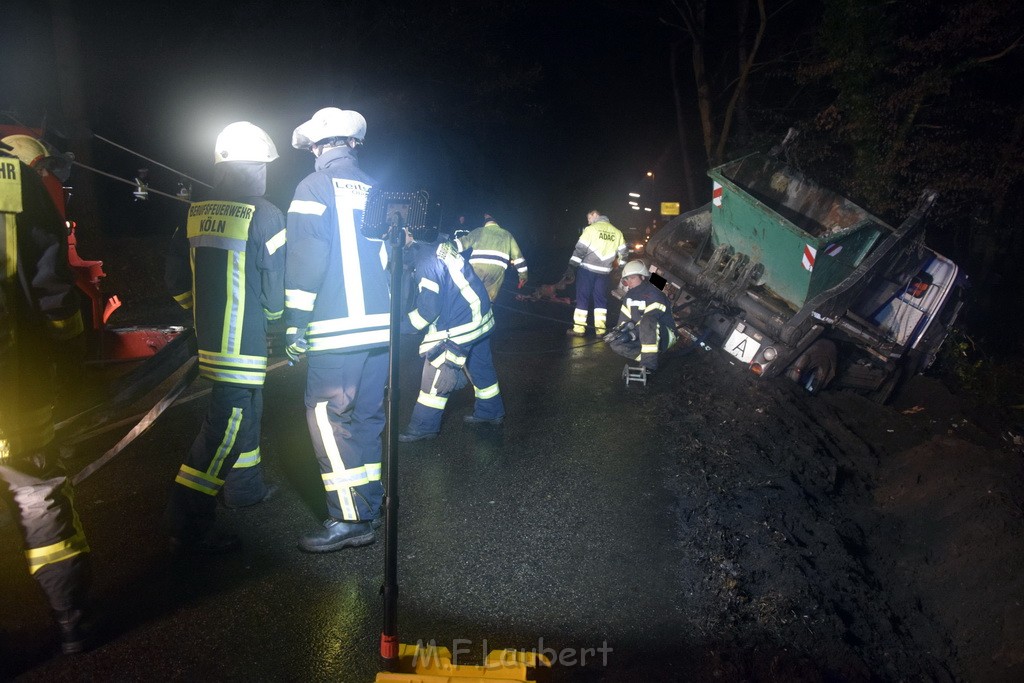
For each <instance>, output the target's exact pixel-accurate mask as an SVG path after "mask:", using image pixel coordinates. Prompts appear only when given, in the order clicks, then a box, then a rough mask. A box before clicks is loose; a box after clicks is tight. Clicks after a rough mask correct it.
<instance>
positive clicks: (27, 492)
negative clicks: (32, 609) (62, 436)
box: [0, 387, 89, 611]
mask: <svg viewBox="0 0 1024 683" xmlns="http://www.w3.org/2000/svg"><path fill="white" fill-rule="evenodd" d="M9 389H10V387H5V389H4V391H7V390H9ZM12 412H13V411H12ZM12 412H8V411H4V412H3V413H0V479H2V480H3V487H2V490H0V496H2V497H3V499H4V500H5V501H7V504H8V506H9V508H10V510H11V511H12V513H13V514H14V516H15V518H16V520H17V522H18V528H19V529H21V534H22V538H23V539H24V543H25V546H24V547H25V557H26V559H27V560H28V569H29V572H30V573H31V574H32V576H33V577H34V578H35V580H36V581H38V582H39V585H40V587H42V589H43V592H44V593H45V594H46V598H47V600H48V601H49V603H50V607H51V608H52V609H54V610H56V611H63V610H69V609H73V608H75V607H76V606H78V605H80V604H81V600H82V598H83V597H84V591H85V587H86V583H87V582H88V571H89V563H88V552H89V544H88V543H87V542H86V540H85V533H84V532H83V531H82V524H81V522H79V520H78V514H77V513H76V512H75V506H74V497H73V493H72V491H71V482H70V480H69V479H68V477H67V474H66V473H65V472H64V470H63V468H62V467H61V465H60V458H59V452H58V449H57V446H56V444H55V443H54V441H53V422H52V417H51V409H50V407H49V406H43V407H38V408H36V409H31V410H25V409H22V410H20V411H18V412H14V413H13V414H12ZM40 435H46V436H48V437H49V438H48V439H46V442H45V443H42V444H41V443H40V442H39V440H38V439H37V438H36V437H37V436H40ZM44 439H45V436H44Z"/></svg>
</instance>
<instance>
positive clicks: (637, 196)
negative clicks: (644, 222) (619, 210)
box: [629, 192, 640, 199]
mask: <svg viewBox="0 0 1024 683" xmlns="http://www.w3.org/2000/svg"><path fill="white" fill-rule="evenodd" d="M629 196H630V197H636V198H637V199H640V193H639V192H630V193H629Z"/></svg>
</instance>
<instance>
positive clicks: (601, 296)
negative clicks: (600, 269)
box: [572, 268, 608, 335]
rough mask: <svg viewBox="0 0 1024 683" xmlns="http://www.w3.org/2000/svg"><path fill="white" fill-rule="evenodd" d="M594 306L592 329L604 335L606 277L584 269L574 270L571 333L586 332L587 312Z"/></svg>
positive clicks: (606, 302)
mask: <svg viewBox="0 0 1024 683" xmlns="http://www.w3.org/2000/svg"><path fill="white" fill-rule="evenodd" d="M591 303H593V305H594V329H595V330H596V331H597V334H599V335H600V334H604V333H605V328H606V327H607V324H606V320H607V318H608V308H607V306H608V276H607V275H599V274H598V273H594V272H591V271H589V270H587V269H586V268H577V269H576V310H575V311H573V314H572V329H573V332H576V333H578V334H583V333H584V332H586V331H587V311H588V310H590V305H591Z"/></svg>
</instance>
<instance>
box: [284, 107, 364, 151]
mask: <svg viewBox="0 0 1024 683" xmlns="http://www.w3.org/2000/svg"><path fill="white" fill-rule="evenodd" d="M365 137H366V119H364V118H363V115H362V114H360V113H359V112H357V111H351V110H349V109H338V108H337V107H326V108H324V109H321V110H319V111H318V112H317V113H315V114H313V118H311V119H310V120H309V121H306V122H305V123H303V124H301V125H299V126H298V127H297V128H296V129H295V131H294V132H293V133H292V147H294V148H295V149H309V148H311V147H312V146H313V145H314V144H316V143H318V142H320V141H321V140H327V139H329V138H353V139H355V140H358V141H360V142H362V141H363V138H365Z"/></svg>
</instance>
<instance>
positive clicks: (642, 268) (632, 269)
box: [622, 261, 650, 279]
mask: <svg viewBox="0 0 1024 683" xmlns="http://www.w3.org/2000/svg"><path fill="white" fill-rule="evenodd" d="M630 275H639V276H640V277H642V278H646V277H648V276H650V271H648V270H647V266H646V265H645V264H644V262H643V261H630V262H629V263H627V264H626V265H625V266H624V267H623V268H622V277H623V279H625V278H627V277H629V276H630Z"/></svg>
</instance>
